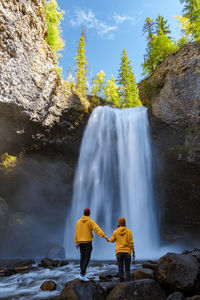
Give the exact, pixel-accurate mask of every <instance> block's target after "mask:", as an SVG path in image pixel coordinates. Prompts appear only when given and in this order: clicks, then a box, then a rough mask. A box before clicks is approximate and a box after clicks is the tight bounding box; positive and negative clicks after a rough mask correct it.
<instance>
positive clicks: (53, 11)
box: [45, 0, 65, 57]
mask: <svg viewBox="0 0 200 300" xmlns="http://www.w3.org/2000/svg"><path fill="white" fill-rule="evenodd" d="M45 14H46V22H47V28H48V35H47V37H46V41H47V43H48V44H49V46H50V47H51V49H52V50H53V52H54V54H55V56H56V57H58V52H59V51H61V50H62V49H63V47H64V45H65V43H64V41H63V40H62V38H61V37H60V35H61V33H62V30H61V26H60V24H61V20H63V11H61V10H60V8H59V6H58V4H57V2H56V0H49V1H45Z"/></svg>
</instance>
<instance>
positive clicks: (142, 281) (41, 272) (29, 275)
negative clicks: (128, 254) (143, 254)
mask: <svg viewBox="0 0 200 300" xmlns="http://www.w3.org/2000/svg"><path fill="white" fill-rule="evenodd" d="M2 267H4V269H5V270H6V272H5V273H4V274H3V272H2V271H3V270H2V269H1V271H0V285H1V291H2V294H1V295H0V299H1V298H2V297H3V299H11V298H6V295H8V290H7V292H6V291H5V290H4V285H5V279H4V278H7V279H6V284H8V283H9V282H10V294H9V295H10V297H12V299H18V298H17V297H19V296H20V299H57V300H72V299H73V300H80V299H81V300H93V299H94V300H101V299H102V300H125V299H129V300H132V299H133V300H198V299H199V298H200V249H194V250H192V251H184V252H183V253H182V254H176V253H167V254H166V255H164V256H162V257H161V258H160V259H159V260H158V261H145V262H137V261H136V263H135V264H134V265H132V266H131V273H132V275H131V281H130V282H124V283H119V281H118V272H117V265H116V263H115V262H90V264H89V267H88V272H87V275H88V277H89V279H90V281H89V282H82V281H81V280H80V279H76V278H77V277H78V274H79V263H78V262H70V261H66V260H61V259H57V260H55V259H49V258H44V259H42V260H40V261H37V262H36V261H33V260H4V261H2V260H1V261H0V268H2ZM5 270H4V271H5ZM9 271H10V273H9ZM16 279H17V281H16ZM70 279H71V280H70ZM13 281H14V282H15V285H17V286H18V293H17V290H15V291H13V294H12V282H13ZM34 281H35V282H34ZM33 286H34V289H33ZM15 288H16V287H15ZM6 293H7V294H6ZM3 295H4V296H3Z"/></svg>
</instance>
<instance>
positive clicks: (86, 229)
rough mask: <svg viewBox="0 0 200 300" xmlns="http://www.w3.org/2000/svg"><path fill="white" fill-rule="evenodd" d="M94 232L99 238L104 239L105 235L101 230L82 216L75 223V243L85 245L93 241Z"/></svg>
mask: <svg viewBox="0 0 200 300" xmlns="http://www.w3.org/2000/svg"><path fill="white" fill-rule="evenodd" d="M92 231H94V232H95V233H96V234H98V235H99V236H102V237H105V236H106V235H105V233H104V232H103V231H102V230H101V228H100V227H99V226H98V225H97V224H96V223H95V222H94V221H93V220H92V219H90V217H88V216H83V217H82V218H80V219H79V220H78V221H77V223H76V232H75V238H74V240H75V243H76V244H77V243H87V242H92V241H93V234H92Z"/></svg>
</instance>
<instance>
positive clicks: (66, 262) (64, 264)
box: [59, 259, 69, 267]
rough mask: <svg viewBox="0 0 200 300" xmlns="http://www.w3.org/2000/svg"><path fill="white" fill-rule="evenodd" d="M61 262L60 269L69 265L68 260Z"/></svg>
mask: <svg viewBox="0 0 200 300" xmlns="http://www.w3.org/2000/svg"><path fill="white" fill-rule="evenodd" d="M59 262H60V267H63V266H66V265H68V264H69V261H68V260H66V259H62V260H60V261H59Z"/></svg>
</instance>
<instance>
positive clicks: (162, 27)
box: [155, 14, 171, 35]
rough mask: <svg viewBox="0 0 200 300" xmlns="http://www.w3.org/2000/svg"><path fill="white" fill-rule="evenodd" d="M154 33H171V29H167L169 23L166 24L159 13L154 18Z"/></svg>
mask: <svg viewBox="0 0 200 300" xmlns="http://www.w3.org/2000/svg"><path fill="white" fill-rule="evenodd" d="M155 30H156V31H155V33H156V34H157V35H161V34H165V35H168V34H170V33H171V30H170V29H169V25H168V24H167V20H164V17H162V16H161V15H160V14H159V15H158V16H157V18H156V22H155Z"/></svg>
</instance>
